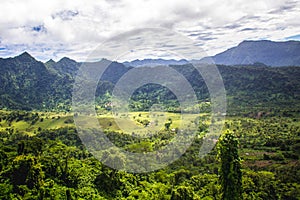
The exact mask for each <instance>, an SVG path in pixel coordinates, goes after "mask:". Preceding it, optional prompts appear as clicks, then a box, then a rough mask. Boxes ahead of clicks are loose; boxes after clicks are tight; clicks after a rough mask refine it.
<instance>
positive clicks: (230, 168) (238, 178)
mask: <svg viewBox="0 0 300 200" xmlns="http://www.w3.org/2000/svg"><path fill="white" fill-rule="evenodd" d="M218 151H219V152H218V154H219V159H220V161H221V167H220V183H221V190H222V199H223V200H239V199H242V172H241V163H240V158H239V154H238V140H237V138H236V137H235V136H234V135H233V133H232V132H230V131H229V130H227V131H226V132H225V133H224V134H223V135H222V136H221V138H220V141H219V145H218Z"/></svg>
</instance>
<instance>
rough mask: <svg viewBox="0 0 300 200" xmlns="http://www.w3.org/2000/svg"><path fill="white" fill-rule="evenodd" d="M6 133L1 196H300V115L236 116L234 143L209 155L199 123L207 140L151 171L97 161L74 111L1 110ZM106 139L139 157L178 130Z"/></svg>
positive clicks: (0, 144) (231, 120) (0, 153)
mask: <svg viewBox="0 0 300 200" xmlns="http://www.w3.org/2000/svg"><path fill="white" fill-rule="evenodd" d="M132 115H133V116H134V115H137V116H138V113H132ZM142 117H145V115H144V113H141V118H142ZM174 117H175V114H171V118H174ZM145 119H146V117H145ZM175 121H176V120H174V124H173V126H174V127H175V126H176V123H175ZM112 127H113V126H112ZM226 130H227V131H226ZM0 131H1V134H0V136H1V139H0V158H1V163H0V171H1V172H0V199H240V198H241V197H243V198H244V199H299V198H300V180H299V177H300V174H299V173H300V162H299V156H300V151H299V149H300V118H299V117H283V116H268V115H260V116H257V115H256V116H254V117H238V116H235V117H228V118H227V120H226V124H225V127H224V132H226V133H225V134H224V136H222V138H227V140H229V143H228V141H227V142H226V140H223V139H222V138H221V140H220V141H219V142H218V144H217V147H216V148H215V149H213V151H212V152H211V153H210V154H209V155H207V156H205V157H204V158H200V157H199V147H200V146H201V143H202V136H203V135H204V134H205V133H206V131H207V125H206V124H205V123H199V131H198V135H199V137H196V138H195V141H194V143H193V145H192V146H191V147H190V148H189V149H188V151H187V152H186V153H185V154H184V155H183V156H182V157H181V158H180V159H179V160H177V161H175V162H174V163H172V164H171V165H169V166H168V167H166V168H164V169H161V170H158V171H155V172H151V173H145V174H131V173H125V172H123V171H116V170H114V169H111V168H109V167H107V166H105V165H103V164H102V163H101V162H99V161H98V160H96V159H95V158H94V157H93V156H92V155H91V154H90V153H89V152H88V151H87V150H86V149H85V147H84V146H83V145H82V144H81V141H80V139H79V138H78V136H77V132H76V129H75V128H74V124H73V121H72V116H70V115H69V114H67V113H66V114H65V113H48V112H37V113H35V112H25V111H1V117H0ZM106 134H107V136H108V137H109V138H110V139H111V140H112V141H113V142H114V143H115V144H116V145H117V146H119V147H121V148H124V149H126V150H128V151H132V152H139V151H145V150H146V151H153V150H155V149H157V148H159V147H160V146H163V145H164V144H166V142H167V141H168V140H169V139H170V138H172V137H173V136H174V134H175V133H174V132H173V131H172V128H171V129H162V130H161V132H160V134H157V135H155V136H154V137H152V138H151V139H150V138H143V139H140V140H138V139H136V138H135V139H133V137H128V134H123V133H121V132H120V131H117V130H116V131H114V130H113V128H111V127H110V129H108V130H107V131H106ZM227 136H228V137H227ZM230 140H233V141H234V143H232V142H230ZM232 144H234V145H232ZM141 147H142V148H141ZM226 148H231V149H227V150H226ZM232 148H233V149H232ZM110 156H111V157H115V156H116V155H108V158H109V157H110ZM120 159H121V161H122V158H120ZM227 163H229V164H227ZM124 164H126V163H124ZM228 165H229V166H232V167H230V168H226V166H228ZM224 167H225V168H224ZM232 170H233V171H232ZM226 181H227V182H228V181H229V183H230V184H229V185H228V184H224V183H225V182H226ZM224 186H228V187H233V188H226V187H224ZM237 186H241V187H240V188H239V187H237ZM226 191H227V192H226ZM228 191H232V192H230V195H232V196H226V195H228Z"/></svg>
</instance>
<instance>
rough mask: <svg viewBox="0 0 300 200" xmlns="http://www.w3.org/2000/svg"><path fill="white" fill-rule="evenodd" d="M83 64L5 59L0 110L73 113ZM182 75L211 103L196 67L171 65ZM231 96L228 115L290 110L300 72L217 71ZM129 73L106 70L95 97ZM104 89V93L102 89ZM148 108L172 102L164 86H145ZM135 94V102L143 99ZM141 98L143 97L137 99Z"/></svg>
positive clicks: (115, 66)
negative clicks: (275, 106) (157, 101)
mask: <svg viewBox="0 0 300 200" xmlns="http://www.w3.org/2000/svg"><path fill="white" fill-rule="evenodd" d="M81 64H82V63H77V62H76V61H74V60H71V59H69V58H63V59H61V60H60V61H58V62H54V61H53V60H50V61H48V62H46V63H42V62H39V61H37V60H35V59H34V58H33V57H32V56H31V55H29V54H28V53H26V52H25V53H23V54H21V55H19V56H17V57H15V58H7V59H0V69H1V75H0V80H1V87H0V98H1V101H0V102H1V103H0V107H2V108H11V109H25V110H31V109H54V108H55V109H57V108H58V109H69V106H70V102H71V95H72V84H73V82H74V78H75V75H76V72H77V70H78V69H79V67H80V65H81ZM170 66H171V67H172V68H174V69H176V70H177V71H178V72H180V73H182V74H183V75H184V76H185V77H186V78H187V80H188V81H189V82H190V83H191V85H192V86H193V87H194V90H195V91H196V94H197V95H198V97H199V99H200V100H208V99H209V94H208V91H207V88H206V85H205V83H204V81H203V79H202V77H201V76H200V75H199V74H198V73H197V71H196V69H195V68H193V67H192V66H191V65H188V64H186V65H170ZM218 68H219V71H220V73H221V75H222V78H223V81H224V84H225V89H226V91H227V95H228V101H229V105H232V107H229V110H238V109H239V107H241V106H243V107H252V108H264V107H268V106H270V107H272V106H271V105H272V104H280V105H285V104H286V105H288V104H290V103H293V102H297V100H299V98H300V97H299V96H300V95H299V94H300V92H299V88H300V81H299V77H300V68H299V67H283V68H282V67H279V68H278V67H267V66H264V65H259V64H256V65H242V66H224V65H219V66H218ZM128 70H130V68H128V67H126V66H124V65H123V64H121V63H117V62H112V63H111V64H110V66H109V67H108V68H107V70H106V71H105V73H104V74H103V76H102V77H101V81H100V83H99V87H100V86H103V87H100V88H98V90H97V94H96V96H99V95H103V94H105V93H106V91H107V90H108V91H111V90H112V88H113V85H114V84H115V83H116V82H117V81H118V80H119V78H120V77H121V76H122V75H123V74H125V73H126V72H127V71H128ZM101 88H105V89H101ZM141 92H142V93H145V92H146V93H147V95H148V96H147V98H148V99H149V100H150V101H149V103H151V101H152V100H153V101H152V103H155V102H154V101H155V99H156V98H157V95H161V97H163V99H166V100H168V99H169V100H170V98H171V99H172V98H173V97H174V96H172V95H170V93H169V91H168V90H167V89H165V88H162V87H159V86H157V85H156V86H149V85H148V86H145V87H144V88H142V89H141ZM141 92H137V93H135V96H134V100H136V101H138V100H139V98H142V96H145V95H140V94H141ZM138 94H139V95H138Z"/></svg>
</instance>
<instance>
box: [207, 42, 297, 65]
mask: <svg viewBox="0 0 300 200" xmlns="http://www.w3.org/2000/svg"><path fill="white" fill-rule="evenodd" d="M299 52H300V42H299V41H287V42H273V41H268V40H261V41H243V42H242V43H240V44H239V45H238V46H236V47H233V48H230V49H228V50H226V51H224V52H222V53H219V54H217V55H215V56H213V57H211V58H212V59H213V60H214V62H215V63H216V64H222V65H240V64H243V65H249V64H254V63H263V64H265V65H268V66H300V53H299ZM201 61H202V62H210V61H209V59H208V58H204V59H202V60H201Z"/></svg>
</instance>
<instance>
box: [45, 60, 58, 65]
mask: <svg viewBox="0 0 300 200" xmlns="http://www.w3.org/2000/svg"><path fill="white" fill-rule="evenodd" d="M55 63H56V62H55V61H54V60H52V59H50V60H48V61H47V62H46V64H55Z"/></svg>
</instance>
